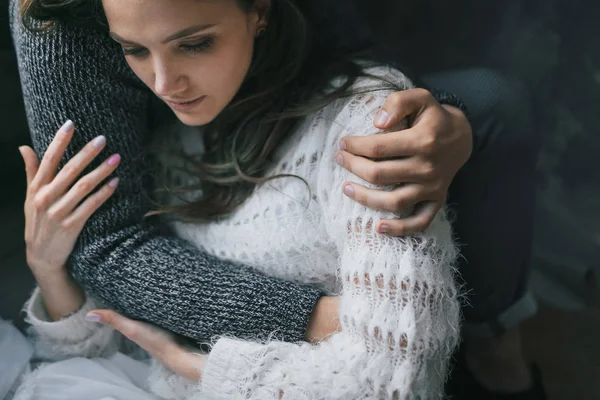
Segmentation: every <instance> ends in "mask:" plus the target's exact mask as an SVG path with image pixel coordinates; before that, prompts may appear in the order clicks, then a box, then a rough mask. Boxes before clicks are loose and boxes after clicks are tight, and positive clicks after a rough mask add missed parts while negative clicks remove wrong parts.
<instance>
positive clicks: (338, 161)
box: [335, 154, 344, 167]
mask: <svg viewBox="0 0 600 400" xmlns="http://www.w3.org/2000/svg"><path fill="white" fill-rule="evenodd" d="M335 162H336V164H337V165H339V166H340V167H343V166H344V157H343V156H342V155H341V154H338V155H337V156H335Z"/></svg>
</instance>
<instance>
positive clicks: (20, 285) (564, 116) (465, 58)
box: [0, 0, 600, 399]
mask: <svg viewBox="0 0 600 400" xmlns="http://www.w3.org/2000/svg"><path fill="white" fill-rule="evenodd" d="M438 3H440V4H439V5H436V6H431V5H422V6H418V7H417V12H416V16H415V17H413V18H410V19H408V20H407V19H406V18H403V15H404V14H405V13H404V10H405V8H404V7H406V5H405V4H404V3H403V2H401V1H384V0H376V1H372V0H369V1H368V2H366V1H365V2H363V3H362V4H363V6H362V7H363V10H361V13H363V14H364V16H365V19H366V20H367V21H371V22H373V21H376V22H377V23H375V24H372V29H373V30H374V31H375V32H376V34H377V35H378V37H379V42H380V43H382V44H383V45H384V48H386V49H387V51H389V52H391V53H394V52H396V53H398V57H399V58H401V57H405V58H406V57H409V58H410V60H411V61H412V63H413V64H415V66H416V67H417V69H418V70H419V72H428V71H438V70H445V69H453V68H463V67H471V66H487V67H491V68H495V69H499V70H502V71H504V72H506V73H508V74H510V75H512V76H515V77H517V78H519V79H521V80H522V81H523V82H524V83H525V84H526V86H527V87H528V88H529V90H530V91H531V93H532V96H533V99H534V104H533V106H534V113H535V121H536V124H537V129H538V130H539V132H540V134H541V136H542V138H543V139H542V140H543V148H542V153H541V156H540V160H539V164H538V170H539V179H538V181H537V183H536V185H537V189H538V212H537V216H536V232H535V235H536V236H535V252H534V263H535V271H534V274H533V279H532V289H533V290H534V293H535V294H536V295H537V296H538V298H540V299H541V300H542V302H543V304H546V305H548V306H553V307H558V308H560V310H565V311H556V310H555V309H554V308H549V309H548V310H555V311H548V312H547V311H544V312H543V313H542V316H541V317H540V318H541V319H540V318H538V319H537V320H536V321H535V322H534V323H532V324H533V325H531V326H529V328H528V329H530V332H533V333H530V335H533V336H534V337H533V339H532V340H530V342H532V343H535V345H532V346H531V349H532V350H531V353H532V354H534V355H536V356H539V357H538V358H543V357H546V358H548V357H550V358H548V360H549V361H548V366H547V367H545V369H546V371H545V372H546V374H547V375H551V376H554V377H555V378H556V379H558V380H560V379H561V378H562V379H567V380H568V379H570V380H568V382H566V383H562V384H560V383H556V382H558V381H556V382H555V383H553V385H554V386H553V391H554V392H553V393H555V397H554V398H565V399H574V398H577V399H587V398H589V399H592V398H593V399H598V398H600V387H599V383H598V379H597V377H598V376H600V361H599V360H600V346H599V345H598V343H596V340H600V323H599V321H600V317H599V316H598V313H596V312H595V311H590V310H593V309H595V307H598V297H599V296H598V293H599V292H598V290H597V287H594V283H593V282H594V280H593V277H594V274H598V275H600V163H599V161H598V160H599V158H600V132H599V130H600V1H599V0H505V1H493V0H468V1H466V0H465V1H440V2H438ZM408 31H411V32H412V34H411V35H410V36H408V35H407V34H406V32H408ZM11 46H12V43H11V39H10V35H9V29H8V17H7V6H2V7H1V9H0V88H1V94H0V121H1V124H0V125H1V126H2V128H1V130H0V132H1V133H0V182H1V183H0V293H1V294H0V316H1V317H3V318H8V319H12V318H15V317H16V316H17V313H18V310H19V308H20V305H21V304H22V303H23V302H24V300H25V299H26V298H27V296H28V293H29V291H30V290H31V288H32V287H33V283H32V282H31V278H30V276H29V273H28V270H27V267H26V266H25V264H24V254H23V221H22V205H23V200H24V179H25V178H24V172H23V165H22V161H21V160H20V156H19V153H18V151H17V146H18V145H21V144H26V143H28V141H29V139H28V131H27V124H26V120H25V115H24V111H23V104H22V98H21V94H20V83H19V80H18V79H19V78H18V73H17V66H16V60H15V57H14V54H13V52H12V49H11ZM515 195H518V194H515ZM544 310H546V309H544ZM544 318H545V319H544ZM561 318H562V319H561ZM565 318H566V320H565ZM565 321H568V322H565ZM535 324H537V325H535ZM544 324H548V325H547V326H546V325H544ZM563 327H565V328H564V329H570V328H572V330H574V329H576V328H575V327H577V330H578V333H576V334H575V333H573V332H571V331H567V332H566V333H555V332H559V330H560V329H562V328H563ZM594 329H595V330H594ZM560 332H562V331H560ZM569 332H570V333H569ZM594 332H595V333H594ZM536 335H537V336H536ZM557 335H558V336H557ZM586 335H587V336H586ZM590 335H595V336H590ZM544 341H546V342H548V348H547V349H546V350H544V349H543V348H541V347H539V346H542V344H543V343H545V342H544ZM575 345H579V346H591V347H585V348H582V350H581V351H580V352H577V351H575V350H572V348H573V346H575ZM561 346H562V348H565V349H567V350H569V355H564V356H563V357H566V358H565V359H561V360H560V361H557V360H558V358H559V357H561V356H559V355H558V353H560V351H559V350H557V349H559V348H561ZM594 346H595V347H594ZM542 353H543V354H544V355H540V354H542ZM580 353H581V354H580ZM548 354H550V355H548ZM553 354H556V356H555V357H554V356H552V355H553ZM565 354H566V353H565ZM552 357H554V358H552ZM578 357H579V358H578ZM552 368H555V371H554V372H552ZM566 372H569V373H566ZM553 373H554V374H555V375H552V374H553ZM568 377H570V378H568ZM561 385H562V386H561ZM561 388H562V389H561ZM573 389H577V390H578V392H577V393H582V394H577V395H575V394H574V393H573V392H572V390H573ZM561 390H562V391H561Z"/></svg>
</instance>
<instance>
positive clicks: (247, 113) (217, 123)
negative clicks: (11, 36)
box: [21, 0, 395, 221]
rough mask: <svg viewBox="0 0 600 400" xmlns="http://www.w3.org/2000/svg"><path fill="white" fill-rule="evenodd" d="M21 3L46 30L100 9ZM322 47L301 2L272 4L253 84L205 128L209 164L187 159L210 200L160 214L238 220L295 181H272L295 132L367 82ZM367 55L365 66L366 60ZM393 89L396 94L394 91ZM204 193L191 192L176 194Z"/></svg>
mask: <svg viewBox="0 0 600 400" xmlns="http://www.w3.org/2000/svg"><path fill="white" fill-rule="evenodd" d="M21 1H22V13H23V17H24V18H25V19H27V18H31V17H33V18H34V19H37V20H41V21H45V22H43V24H42V26H43V27H44V28H48V27H51V26H52V25H53V24H55V23H57V22H58V21H60V20H65V19H77V18H79V19H82V18H85V17H89V12H90V9H89V4H90V3H89V2H92V3H96V1H91V0H21ZM236 1H237V3H238V5H239V6H240V7H242V9H244V10H246V11H250V10H251V9H252V7H253V6H254V0H236ZM84 3H85V5H84ZM98 3H99V1H98ZM98 3H96V5H95V6H94V7H96V9H97V8H98ZM96 11H97V10H96ZM317 39H318V38H315V37H313V35H312V29H311V25H310V24H309V21H308V20H307V19H306V17H305V15H304V14H303V12H302V10H301V8H299V6H298V4H296V2H295V1H293V0H271V7H270V10H269V25H268V29H267V30H266V31H265V32H264V34H263V35H262V36H260V37H259V38H258V39H257V41H256V44H255V52H254V59H253V61H252V64H251V66H250V70H249V72H248V74H247V77H246V80H245V81H244V83H243V84H242V87H241V89H240V91H239V92H238V93H237V95H236V96H235V98H234V99H233V101H232V102H231V103H230V104H229V105H228V106H227V107H226V108H225V109H224V110H223V111H222V112H221V114H220V115H219V116H218V117H217V118H216V119H215V120H214V121H212V122H211V123H209V124H208V125H206V126H205V127H204V140H205V148H206V152H205V154H204V155H203V157H202V159H201V160H200V161H194V160H191V159H187V162H186V165H187V166H188V167H189V168H188V170H189V172H191V173H192V174H194V175H196V176H198V177H199V178H200V179H201V181H202V193H203V194H202V196H201V197H200V198H199V199H196V200H194V201H187V202H185V203H184V204H181V205H177V206H172V207H162V209H161V210H160V211H159V212H158V213H164V212H168V213H174V214H175V215H176V216H178V217H179V218H181V219H184V220H190V221H206V220H209V219H213V218H215V217H219V216H223V215H226V214H228V213H230V212H232V211H233V210H234V209H235V208H236V207H237V206H239V205H240V204H241V203H242V202H244V201H245V200H246V199H247V198H248V197H249V196H250V194H251V193H252V191H253V190H254V188H255V186H256V185H257V184H261V183H264V182H267V181H269V180H271V179H276V178H282V177H286V176H289V175H276V176H270V177H265V173H266V170H267V168H268V167H269V163H270V161H272V160H271V157H272V156H273V153H274V150H275V149H276V148H277V147H278V146H279V145H280V144H281V143H282V142H283V141H284V140H285V139H286V138H287V137H288V136H289V135H290V134H291V133H292V132H293V131H294V128H295V126H296V124H297V123H298V122H299V121H300V120H301V118H303V117H305V116H307V115H310V114H312V113H313V112H315V111H317V110H319V109H321V108H323V107H325V106H326V105H327V104H329V103H331V102H333V101H335V100H337V99H340V98H342V97H345V96H349V95H352V94H355V92H353V91H352V89H351V87H352V85H353V84H354V83H355V82H356V79H357V78H359V77H360V76H362V75H364V72H363V68H361V66H360V65H358V64H357V63H356V61H355V60H356V59H357V58H358V57H359V55H357V54H348V53H341V52H338V51H335V46H333V45H331V43H320V42H319V41H318V40H317ZM365 54H366V53H364V52H363V53H362V54H361V55H360V58H362V59H365ZM334 78H343V79H345V81H344V83H343V84H342V85H341V86H338V87H336V88H333V87H331V85H330V82H331V81H332V80H333V79H334ZM388 84H389V87H390V88H394V89H395V87H393V84H392V83H390V82H388ZM296 178H298V177H296ZM197 189H198V188H197V187H185V188H178V189H177V190H173V191H172V192H179V193H181V192H182V191H184V192H185V191H192V190H197Z"/></svg>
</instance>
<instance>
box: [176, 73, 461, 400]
mask: <svg viewBox="0 0 600 400" xmlns="http://www.w3.org/2000/svg"><path fill="white" fill-rule="evenodd" d="M368 72H369V74H370V75H373V76H378V77H381V78H383V80H384V81H388V82H389V81H392V82H394V83H395V84H396V85H397V86H398V87H400V88H409V87H411V84H410V82H409V81H408V80H407V79H406V78H405V77H404V76H403V75H402V74H401V73H400V72H398V71H397V70H394V69H390V68H386V67H377V68H371V69H369V70H368ZM355 87H356V89H359V90H360V91H363V90H364V89H369V92H368V93H364V94H360V95H355V96H353V97H351V98H349V99H342V100H338V101H336V102H334V103H333V104H331V105H329V106H327V107H326V108H324V109H322V110H320V111H319V112H317V113H316V114H314V115H312V116H310V117H307V118H306V119H305V120H304V121H303V122H302V123H301V124H300V125H299V127H298V128H297V130H296V132H295V133H294V134H293V135H292V137H291V138H290V139H289V140H287V142H286V143H285V144H284V145H282V146H281V147H280V149H279V150H278V152H277V154H276V157H275V159H276V161H275V162H274V164H273V165H272V167H271V170H270V172H269V173H268V175H274V174H292V175H296V176H298V177H301V178H303V179H304V180H305V182H306V184H308V187H307V185H306V184H305V182H303V181H301V180H300V179H296V178H280V179H277V180H274V181H271V182H269V183H267V184H264V185H261V186H259V187H257V189H256V190H255V191H254V193H253V194H252V196H251V197H250V198H248V199H247V200H246V202H245V203H244V204H243V205H242V206H240V207H239V208H238V209H237V210H236V211H235V212H234V213H233V214H232V215H231V216H228V217H227V218H224V219H222V220H220V221H216V222H212V223H203V224H198V223H184V222H175V223H174V228H175V231H176V232H177V234H178V235H179V236H181V237H183V238H186V239H187V240H188V241H190V243H192V244H193V245H195V246H197V247H198V248H201V249H203V250H204V251H206V252H207V253H209V254H213V255H216V256H219V257H221V258H224V259H228V260H231V261H234V262H239V263H244V264H246V265H250V266H252V267H253V268H254V269H256V270H257V271H261V272H262V273H265V274H267V275H272V276H277V277H280V278H282V279H288V280H293V281H296V282H301V283H307V284H311V285H316V286H318V287H321V288H322V289H323V290H324V291H327V292H329V293H333V294H337V295H341V306H340V319H341V327H342V332H341V333H339V334H337V335H334V336H333V337H332V338H331V339H330V340H328V341H326V342H323V343H322V344H319V345H316V346H315V345H311V344H308V343H304V344H289V343H283V342H280V341H277V340H276V339H277V335H275V336H274V337H272V338H266V340H263V341H260V342H256V341H255V342H248V341H243V340H239V339H233V338H227V337H224V338H221V339H220V340H218V341H217V342H216V343H215V345H214V347H213V348H212V351H211V353H210V357H209V359H208V363H207V366H206V370H205V371H204V374H203V390H204V393H203V394H205V395H207V396H208V397H209V398H211V399H212V398H222V399H257V400H258V399H260V400H268V399H280V398H290V399H427V400H430V399H438V398H442V397H443V383H444V380H445V376H446V371H447V362H448V360H449V357H450V355H451V353H452V351H453V349H454V347H455V345H456V344H457V341H458V337H459V320H460V308H459V302H458V300H457V288H456V286H455V283H454V282H455V281H454V261H455V257H456V248H455V246H454V243H453V240H452V235H451V229H450V224H449V222H448V221H447V219H446V217H445V213H444V212H443V211H442V212H440V213H439V214H438V215H437V217H436V218H435V220H434V221H433V223H432V224H431V226H430V227H429V228H428V229H427V231H426V232H425V233H423V234H420V235H416V236H411V237H407V238H393V237H388V236H383V235H379V234H377V233H376V232H375V227H376V226H377V224H378V223H379V221H380V220H382V219H390V218H396V216H395V215H393V214H389V213H382V212H377V211H373V210H370V209H368V208H366V207H364V206H362V205H360V204H358V203H356V202H354V201H353V200H351V199H349V198H348V197H346V196H344V194H343V193H342V186H343V184H344V182H346V181H358V182H359V183H361V184H363V185H366V186H370V187H373V186H372V185H369V184H368V183H367V182H364V181H360V180H358V179H357V178H356V177H355V176H353V175H351V174H350V173H349V172H348V171H347V170H345V169H343V168H341V167H339V166H338V165H336V163H335V161H334V157H335V155H336V153H337V151H338V149H339V145H338V143H339V141H340V139H342V137H344V136H346V135H349V134H353V135H369V134H375V133H378V132H377V130H376V129H375V128H374V127H373V120H374V118H375V115H376V113H377V112H378V111H379V109H380V108H381V106H382V105H383V104H384V102H385V100H386V98H387V96H388V95H389V94H390V93H391V91H390V90H389V89H387V90H386V89H385V87H386V85H384V84H382V81H380V80H376V79H372V78H363V79H361V80H360V81H359V82H358V83H357V84H356V86H355ZM185 132H186V137H188V139H182V143H185V142H186V140H189V131H188V130H187V129H186V131H185ZM384 189H386V190H392V189H393V187H388V188H384ZM410 211H411V210H406V213H409V212H410ZM282 306H285V304H283V303H282Z"/></svg>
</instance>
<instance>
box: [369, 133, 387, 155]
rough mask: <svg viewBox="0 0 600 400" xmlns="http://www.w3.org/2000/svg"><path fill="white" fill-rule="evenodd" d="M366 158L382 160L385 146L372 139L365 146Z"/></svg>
mask: <svg viewBox="0 0 600 400" xmlns="http://www.w3.org/2000/svg"><path fill="white" fill-rule="evenodd" d="M366 150H367V156H368V157H371V158H382V157H383V156H384V154H385V146H384V145H383V143H381V142H380V141H377V140H376V138H375V137H373V141H372V142H371V143H370V144H369V145H368V146H367V149H366Z"/></svg>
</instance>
